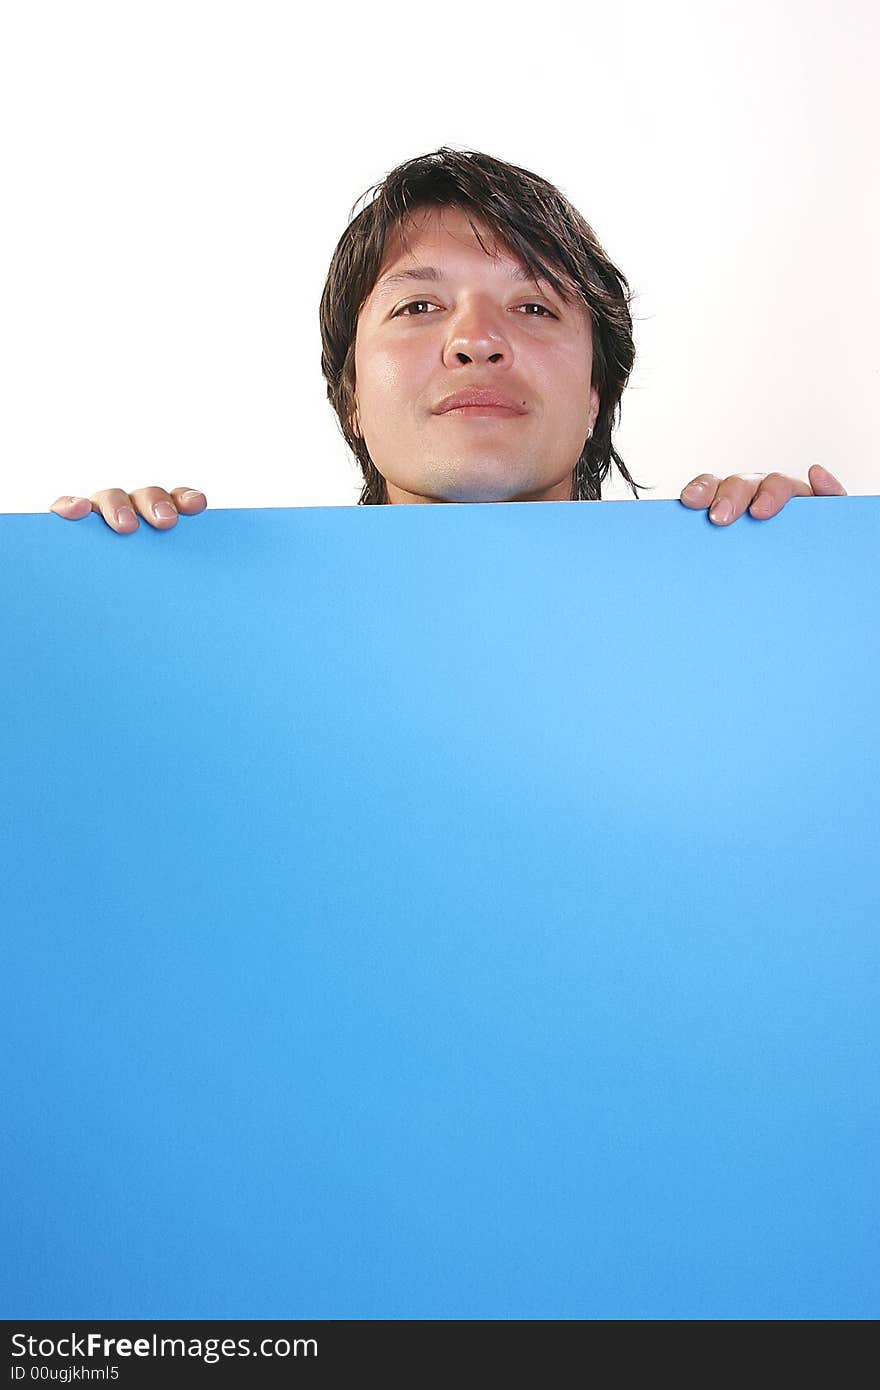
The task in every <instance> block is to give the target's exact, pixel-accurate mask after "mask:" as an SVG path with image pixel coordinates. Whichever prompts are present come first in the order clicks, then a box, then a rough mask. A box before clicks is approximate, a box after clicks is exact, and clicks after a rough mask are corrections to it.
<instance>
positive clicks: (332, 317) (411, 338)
mask: <svg viewBox="0 0 880 1390" xmlns="http://www.w3.org/2000/svg"><path fill="white" fill-rule="evenodd" d="M371 192H374V193H375V196H374V198H373V200H372V201H371V202H370V203H369V205H368V206H367V207H365V208H364V209H363V211H361V212H360V213H359V214H358V215H357V217H355V218H354V219H353V220H352V221H350V223H349V226H348V228H347V229H346V231H345V232H344V233H343V235H342V238H341V239H340V241H339V244H338V246H337V248H336V251H335V253H334V255H333V260H332V262H331V266H330V271H329V274H328V276H327V282H326V285H325V287H324V293H323V296H322V299H321V337H322V343H323V353H322V368H323V371H324V375H325V377H326V379H327V393H328V396H329V399H330V402H331V404H332V406H333V408H334V410H335V411H336V413H337V416H338V418H339V422H340V425H341V427H342V432H343V435H344V437H345V439H346V441H347V442H348V444H349V446H350V447H351V448H352V450H353V452H354V453H355V455H356V457H357V459H358V461H359V463H360V466H361V469H362V472H363V474H364V487H363V490H362V493H361V498H360V500H361V502H363V503H384V502H421V501H427V502H432V501H436V502H489V501H527V500H563V499H566V498H572V499H575V498H580V499H597V498H599V497H600V496H601V484H602V482H603V480H604V478H605V477H606V476H607V474H608V472H609V469H610V467H611V463H612V461H613V462H614V463H615V464H616V465H617V467H618V469H619V470H620V472H621V474H622V476H623V477H624V478H625V479H626V481H627V482H628V484H629V486H630V487H631V488H632V490H633V492H634V493H635V494H636V495H638V492H637V487H636V484H635V483H634V482H633V480H632V478H631V477H630V475H629V473H628V472H627V470H626V467H625V466H624V464H623V461H622V460H621V458H620V456H619V455H618V453H617V451H616V450H615V449H614V447H613V444H612V442H611V430H612V425H613V424H614V419H615V413H617V414H618V415H619V405H620V397H621V393H622V391H623V388H624V386H625V385H626V382H627V380H628V378H629V374H630V371H631V369H632V363H633V358H634V347H633V340H632V320H631V317H630V312H629V298H630V297H629V287H628V285H627V282H626V280H625V279H624V277H623V275H622V274H621V273H620V272H619V271H618V270H616V269H615V267H614V266H613V265H612V264H611V262H610V261H609V260H608V258H607V256H606V255H605V253H604V252H603V251H602V248H601V246H600V245H599V243H598V241H597V240H596V237H595V235H594V233H593V231H592V229H591V228H590V227H589V226H588V224H587V223H586V222H585V221H584V219H583V218H582V217H581V215H580V214H579V213H578V212H577V211H576V210H575V209H574V208H573V207H572V206H571V205H570V204H569V203H568V202H567V200H566V199H565V198H564V197H563V195H562V194H561V193H560V192H559V191H558V190H557V189H555V188H554V187H553V186H552V185H551V184H549V183H547V182H546V181H545V180H543V179H540V178H538V177H537V175H535V174H531V173H529V172H528V171H527V170H524V169H519V168H517V167H516V166H514V165H510V164H505V163H503V162H502V161H501V160H497V159H492V158H491V157H490V156H488V155H483V154H476V153H457V152H455V151H453V150H448V149H442V150H438V151H436V152H435V153H434V154H430V155H426V156H423V157H421V158H418V159H414V160H409V161H407V162H406V163H405V164H402V165H400V166H399V167H398V168H397V169H394V170H393V171H392V172H391V173H390V174H389V175H388V176H387V178H386V179H385V180H384V181H383V182H382V183H381V184H379V185H377V187H376V189H374V190H371ZM471 391H477V392H480V391H482V392H483V393H489V399H490V400H491V399H492V397H497V398H498V399H499V401H500V402H501V404H499V405H498V406H496V407H492V406H487V405H485V404H483V405H482V406H480V405H477V406H474V405H468V404H459V405H456V399H455V398H456V397H457V396H459V395H460V393H462V392H464V393H468V392H471ZM450 397H452V398H453V399H452V401H450V399H449V398H450ZM467 399H468V396H467V394H465V401H467ZM504 402H506V403H507V404H506V406H505V404H504ZM450 405H451V406H452V409H449V408H448V407H449V406H450Z"/></svg>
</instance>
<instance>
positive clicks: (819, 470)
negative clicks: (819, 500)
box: [808, 463, 849, 497]
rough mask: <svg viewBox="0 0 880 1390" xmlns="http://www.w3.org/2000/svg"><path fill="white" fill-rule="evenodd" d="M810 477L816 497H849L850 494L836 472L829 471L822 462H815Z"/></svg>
mask: <svg viewBox="0 0 880 1390" xmlns="http://www.w3.org/2000/svg"><path fill="white" fill-rule="evenodd" d="M808 477H809V479H810V485H811V487H812V489H813V492H814V494H815V496H816V497H847V496H848V495H849V494H848V493H847V490H846V488H845V487H844V486H843V484H842V483H840V482H838V480H837V478H835V476H834V474H833V473H829V472H828V469H827V468H823V467H822V465H821V464H820V463H814V464H813V466H812V468H811V469H810V471H809V474H808Z"/></svg>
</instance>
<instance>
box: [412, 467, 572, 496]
mask: <svg viewBox="0 0 880 1390" xmlns="http://www.w3.org/2000/svg"><path fill="white" fill-rule="evenodd" d="M553 486H554V479H552V478H549V479H548V478H541V477H538V478H536V477H535V476H534V475H533V474H529V473H528V472H527V471H524V470H522V469H520V470H519V472H517V471H516V470H514V469H512V468H511V466H510V463H509V462H507V463H502V462H501V461H499V460H492V461H491V462H489V463H484V464H482V465H480V464H473V463H471V464H470V465H469V466H468V467H467V469H463V468H462V469H450V468H449V466H448V465H447V466H446V467H443V468H440V467H438V468H437V470H436V471H434V472H432V473H431V475H430V477H426V478H425V479H424V481H423V482H422V483H419V484H417V485H416V486H415V488H413V489H410V491H417V492H419V493H420V494H421V495H422V496H430V497H436V498H437V499H438V500H440V501H443V502H518V501H521V500H523V499H525V498H527V497H530V496H532V495H533V494H534V493H536V492H547V491H549V489H550V488H552V487H553Z"/></svg>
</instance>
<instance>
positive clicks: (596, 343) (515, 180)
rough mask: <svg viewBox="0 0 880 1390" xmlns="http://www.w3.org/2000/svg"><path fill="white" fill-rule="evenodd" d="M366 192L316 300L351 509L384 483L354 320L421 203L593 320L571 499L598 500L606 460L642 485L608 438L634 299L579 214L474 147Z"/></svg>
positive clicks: (419, 162) (624, 377)
mask: <svg viewBox="0 0 880 1390" xmlns="http://www.w3.org/2000/svg"><path fill="white" fill-rule="evenodd" d="M371 195H373V197H372V201H370V202H369V203H368V204H367V206H365V207H364V208H363V209H362V211H361V212H359V213H358V215H357V216H356V217H355V216H354V210H355V208H356V207H357V203H358V202H360V201H361V198H359V199H358V200H357V202H356V203H355V204H354V206H353V207H352V210H351V212H350V214H349V225H348V227H347V228H346V230H345V231H344V232H343V234H342V236H341V238H340V240H339V244H338V245H337V247H336V250H335V251H334V253H333V259H332V261H331V262H330V270H329V271H328V274H327V281H326V283H325V285H324V292H323V294H322V296H321V344H322V352H321V369H322V371H323V373H324V376H325V378H326V380H327V396H328V399H329V401H330V404H331V405H332V406H333V409H334V410H335V412H336V415H337V417H338V419H339V423H340V425H341V427H342V434H343V436H344V438H345V441H346V443H347V444H348V446H349V448H350V449H351V450H352V451H353V453H354V455H355V457H356V458H357V460H358V462H359V464H360V466H361V471H362V473H363V475H364V485H363V489H362V491H361V495H360V498H359V502H360V503H387V501H388V493H387V490H386V487H385V479H384V478H383V477H382V474H381V473H380V472H379V470H378V468H377V467H376V465H375V464H374V463H373V460H372V459H371V458H370V455H369V453H368V451H367V446H366V442H365V440H364V439H363V437H362V436H361V435H360V434H358V433H357V432H356V429H355V424H354V403H355V369H354V349H355V337H356V334H357V322H358V315H359V314H360V311H361V309H362V308H363V305H364V302H365V301H366V299H367V296H368V295H369V294H370V291H371V290H372V289H373V286H374V285H375V283H376V280H377V278H378V275H379V270H380V267H381V265H382V260H383V256H384V252H385V243H386V238H387V237H388V235H389V234H390V233H391V232H392V231H393V230H396V229H397V230H399V229H401V228H402V226H403V223H404V222H405V220H406V218H407V217H408V215H409V214H410V213H412V212H413V211H414V210H415V209H417V208H422V207H455V208H460V209H461V210H463V211H464V212H466V213H469V214H472V215H473V216H474V217H475V218H477V219H478V220H479V221H480V222H481V223H482V224H483V225H484V226H485V227H488V228H489V229H490V230H491V231H492V232H493V233H494V235H495V237H496V239H497V241H498V243H499V244H500V245H502V246H504V247H506V248H507V250H508V251H510V253H511V254H512V255H514V256H516V257H518V258H519V260H520V261H522V262H523V263H524V264H525V265H526V266H527V268H528V269H529V270H530V271H531V273H532V274H533V275H534V276H535V277H536V278H538V277H543V278H544V279H546V280H548V281H549V283H550V284H551V285H552V286H553V288H554V289H555V290H556V291H557V293H558V294H560V295H561V296H562V298H563V300H564V301H566V302H569V301H570V299H571V291H570V289H569V288H568V284H573V285H574V286H575V288H576V291H577V293H578V295H579V296H580V298H581V299H582V300H583V301H584V303H585V304H586V306H587V308H588V309H589V311H590V318H591V321H592V329H593V379H592V383H591V384H592V385H593V386H595V387H596V389H597V390H598V392H599V413H598V415H597V417H596V423H595V426H594V429H593V433H592V436H591V437H590V438H589V439H587V440H586V441H585V443H584V448H583V451H582V453H581V456H580V458H579V459H578V461H577V464H576V465H575V468H574V470H573V472H572V480H571V500H572V501H598V500H599V499H600V498H601V496H602V483H603V482H604V480H605V478H606V477H607V475H608V473H609V471H610V469H611V464H612V462H613V463H614V464H616V466H617V468H618V471H619V472H620V473H621V475H622V476H623V478H624V479H625V480H626V482H627V483H628V484H629V486H630V488H631V489H632V491H633V493H634V495H635V496H636V497H638V495H639V487H640V486H642V485H641V484H638V485H637V484H636V483H634V482H633V480H632V478H631V477H630V475H629V473H628V471H627V468H626V465H625V464H624V462H623V459H622V458H621V457H620V455H619V454H618V452H617V450H616V449H615V447H614V445H613V443H612V441H611V431H612V427H613V425H614V424H615V423H617V422H619V419H620V397H621V395H622V394H623V388H624V387H625V386H626V383H627V381H628V380H629V375H630V372H631V371H632V366H633V361H634V359H635V345H634V343H633V336H632V318H631V315H630V303H631V299H632V296H631V294H630V290H629V284H628V282H627V280H626V278H625V277H624V275H623V274H622V273H621V272H620V271H619V270H618V269H617V268H616V267H615V266H614V265H613V264H612V263H611V261H610V260H609V259H608V257H607V256H606V254H605V252H604V251H603V250H602V247H601V246H600V245H599V242H598V240H597V238H596V235H595V233H594V231H593V229H592V228H591V227H590V226H589V224H588V223H587V222H586V221H585V220H584V218H583V217H582V216H581V214H580V213H579V212H578V211H577V209H576V208H574V207H572V205H571V203H569V202H568V200H567V199H566V198H565V197H564V196H563V195H562V193H560V192H559V190H558V189H557V188H554V187H553V185H552V184H551V183H548V182H547V181H546V179H542V178H539V176H538V175H537V174H532V173H530V172H529V170H528V169H520V168H518V167H517V166H516V165H514V164H505V163H504V162H503V160H500V159H493V158H492V156H491V155H487V154H479V153H477V152H476V151H473V150H468V151H456V150H452V149H448V148H446V147H445V146H444V147H443V148H442V149H439V150H435V151H434V152H433V153H432V154H426V155H421V156H419V157H418V158H416V159H409V160H407V161H406V162H405V163H404V164H399V165H398V166H397V168H396V169H392V170H391V173H390V174H388V175H387V176H386V177H385V178H384V179H383V180H382V182H381V183H378V184H375V185H374V186H373V187H372V188H370V189H368V190H367V192H366V193H365V194H362V195H361V197H362V198H369V197H370V196H371ZM471 225H473V224H471ZM474 232H475V234H476V235H477V239H478V241H479V243H480V245H481V246H483V249H484V250H486V249H487V248H486V247H485V246H484V243H483V241H482V239H481V238H480V235H479V230H478V228H476V227H474ZM615 415H616V417H617V419H616V420H615Z"/></svg>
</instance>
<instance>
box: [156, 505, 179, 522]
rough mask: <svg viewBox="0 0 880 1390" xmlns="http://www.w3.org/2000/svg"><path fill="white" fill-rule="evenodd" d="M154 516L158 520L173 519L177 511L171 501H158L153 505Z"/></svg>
mask: <svg viewBox="0 0 880 1390" xmlns="http://www.w3.org/2000/svg"><path fill="white" fill-rule="evenodd" d="M153 516H154V517H155V518H156V520H157V521H173V520H174V518H175V517H176V516H177V512H176V511H175V510H174V508H173V507H172V505H171V503H170V502H156V503H154V505H153Z"/></svg>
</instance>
